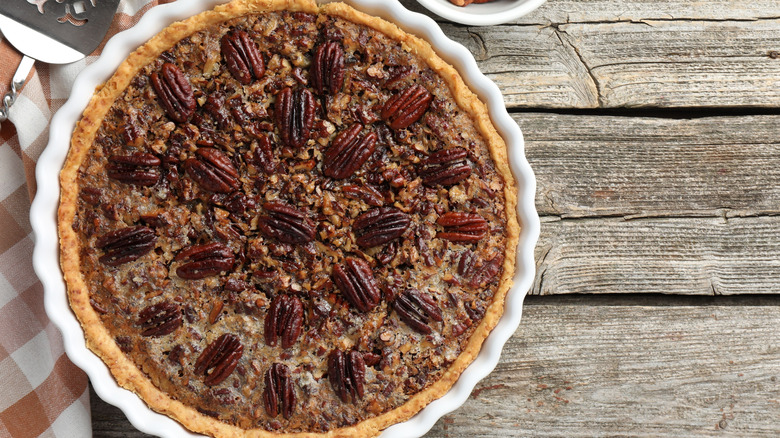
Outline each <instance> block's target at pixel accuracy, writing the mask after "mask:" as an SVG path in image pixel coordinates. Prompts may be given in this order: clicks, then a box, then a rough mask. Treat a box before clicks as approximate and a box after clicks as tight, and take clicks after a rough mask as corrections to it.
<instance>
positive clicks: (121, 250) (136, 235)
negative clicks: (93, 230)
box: [95, 225, 157, 266]
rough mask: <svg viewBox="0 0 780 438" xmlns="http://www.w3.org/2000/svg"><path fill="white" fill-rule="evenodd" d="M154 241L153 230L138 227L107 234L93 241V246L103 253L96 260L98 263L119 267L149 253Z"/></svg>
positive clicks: (155, 239) (155, 238)
mask: <svg viewBox="0 0 780 438" xmlns="http://www.w3.org/2000/svg"><path fill="white" fill-rule="evenodd" d="M156 241H157V236H155V234H154V230H152V229H151V228H147V227H144V226H140V225H138V226H134V227H126V228H120V229H118V230H114V231H111V232H108V233H106V234H104V235H103V236H101V237H100V238H98V239H97V240H96V241H95V246H96V247H98V248H100V249H101V250H103V252H104V254H103V255H102V256H100V258H99V259H98V260H99V261H100V263H103V264H104V265H108V266H119V265H121V264H123V263H127V262H132V261H133V260H137V259H139V258H140V257H141V256H143V255H145V254H146V253H148V252H149V251H151V250H152V249H153V248H154V245H155V242H156Z"/></svg>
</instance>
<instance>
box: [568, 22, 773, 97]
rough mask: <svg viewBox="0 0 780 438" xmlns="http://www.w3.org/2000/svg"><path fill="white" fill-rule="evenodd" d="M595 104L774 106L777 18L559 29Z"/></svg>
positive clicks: (571, 26) (601, 25) (624, 24)
mask: <svg viewBox="0 0 780 438" xmlns="http://www.w3.org/2000/svg"><path fill="white" fill-rule="evenodd" d="M558 29H559V30H560V32H561V34H562V38H563V40H564V41H568V42H569V43H570V44H571V45H572V46H573V47H574V48H575V49H576V50H577V53H578V54H579V55H580V58H581V59H582V62H583V64H585V66H586V67H587V68H588V70H589V71H590V74H591V76H592V77H593V80H594V81H595V82H596V86H597V88H598V89H599V96H600V106H601V107H607V108H612V107H640V106H658V107H691V106H759V107H773V106H778V104H780V87H778V85H780V80H779V79H778V77H780V59H777V58H778V52H777V49H778V47H777V42H778V41H780V20H775V19H766V20H759V21H723V22H720V21H718V22H711V21H657V20H643V22H641V23H605V24H566V25H561V26H559V27H558Z"/></svg>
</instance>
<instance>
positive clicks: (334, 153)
mask: <svg viewBox="0 0 780 438" xmlns="http://www.w3.org/2000/svg"><path fill="white" fill-rule="evenodd" d="M362 130H363V125H361V124H360V123H355V124H354V125H352V126H350V127H349V129H346V130H344V131H341V132H340V133H339V134H338V135H337V136H336V138H334V139H333V142H331V144H330V147H328V150H326V151H325V153H324V154H323V156H322V173H324V174H325V176H329V177H331V178H335V179H344V178H348V177H350V176H351V175H352V174H353V173H355V172H356V171H357V170H358V169H360V166H362V165H363V163H365V162H366V160H368V158H369V157H371V154H373V153H374V150H375V149H376V139H377V136H376V133H374V132H369V133H368V134H366V135H360V131H362Z"/></svg>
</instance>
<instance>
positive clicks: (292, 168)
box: [60, 0, 518, 435]
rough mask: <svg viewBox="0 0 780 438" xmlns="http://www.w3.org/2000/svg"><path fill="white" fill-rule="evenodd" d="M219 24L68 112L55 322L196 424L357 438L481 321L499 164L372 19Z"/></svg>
mask: <svg viewBox="0 0 780 438" xmlns="http://www.w3.org/2000/svg"><path fill="white" fill-rule="evenodd" d="M221 8H222V9H219V8H218V11H220V13H221V15H218V16H214V14H216V12H213V11H212V12H211V15H208V14H209V13H206V14H207V15H203V16H196V17H194V18H193V19H190V20H187V21H185V22H184V24H182V23H179V25H178V27H177V25H174V26H172V27H171V28H173V29H174V30H173V31H169V30H168V29H166V31H163V33H161V34H160V36H158V37H157V38H156V39H153V40H151V42H150V43H148V44H147V45H145V46H144V47H142V49H140V50H139V53H140V54H141V55H143V56H141V55H133V56H131V57H130V58H128V61H126V63H125V65H123V67H120V70H119V71H118V73H117V74H116V75H115V78H112V81H110V82H109V84H108V85H106V86H104V87H103V89H102V90H100V91H99V92H98V94H97V97H96V98H95V99H93V102H92V103H91V104H90V107H89V108H88V109H87V111H86V112H85V116H84V120H83V121H82V122H81V124H80V126H79V127H78V129H77V131H76V134H75V135H74V142H73V144H74V146H73V148H72V150H71V153H70V155H69V158H68V162H67V163H66V168H65V170H64V171H63V176H62V179H63V199H62V205H61V210H60V228H61V239H62V250H63V268H64V271H65V274H66V279H67V281H68V286H69V295H70V299H71V303H72V306H73V308H74V310H75V311H76V314H77V316H78V317H79V319H80V320H81V322H82V324H83V325H84V326H85V331H86V332H87V338H88V341H89V343H90V347H91V348H92V349H93V350H96V351H97V352H98V354H99V355H101V357H103V358H104V360H106V361H107V362H108V363H109V365H110V366H111V368H112V372H113V373H114V375H115V376H116V377H117V379H118V380H119V381H120V383H121V384H123V386H126V387H130V388H131V389H133V390H135V391H136V392H139V394H140V395H141V396H142V397H143V398H144V399H145V400H146V402H147V403H149V404H150V405H151V406H152V407H153V408H154V409H156V410H158V411H163V412H166V413H168V414H171V415H172V416H174V417H175V418H177V419H178V420H179V421H181V422H183V423H184V425H185V426H187V427H189V428H191V429H193V430H198V431H202V432H206V433H212V434H217V435H219V434H225V433H227V432H226V431H228V432H230V433H233V432H235V431H236V430H248V431H252V430H254V431H256V432H258V433H262V431H272V432H286V433H293V432H309V433H324V432H327V431H332V430H335V429H340V430H343V431H346V432H348V431H352V433H353V434H360V433H368V434H373V433H376V432H377V431H378V430H380V429H381V428H384V427H386V426H387V425H389V424H392V423H393V422H397V421H401V420H403V419H405V418H408V417H409V416H411V415H413V414H414V413H415V412H417V410H419V409H420V408H421V407H423V406H424V405H425V404H427V403H428V402H429V401H430V400H432V399H433V398H436V397H438V396H441V395H442V394H443V393H444V392H446V390H447V389H448V388H449V386H450V385H451V384H452V383H453V382H454V380H455V379H457V376H458V375H459V374H460V372H461V371H462V369H463V368H465V366H466V365H468V363H469V362H470V361H471V360H473V357H474V355H475V354H476V352H477V351H478V349H479V346H480V345H481V342H482V341H483V340H484V337H485V336H486V335H487V333H488V332H489V331H490V329H491V328H492V326H493V325H494V324H495V320H496V319H497V318H498V316H500V312H501V311H502V309H503V296H504V294H505V293H506V289H507V288H508V287H509V284H510V283H511V275H512V273H513V272H512V270H513V267H514V251H515V246H516V242H517V233H518V230H517V223H516V219H515V214H514V205H515V199H514V197H515V196H516V195H515V192H516V189H515V186H514V180H513V179H512V176H511V173H509V171H508V167H507V164H506V158H505V156H506V155H505V150H504V149H505V146H504V144H503V142H502V141H501V140H500V138H499V137H498V136H497V134H496V133H495V131H494V130H493V128H492V126H491V125H489V122H485V121H486V120H487V118H486V113H485V111H484V107H483V106H481V104H480V103H478V101H476V98H475V97H474V96H473V95H472V94H471V93H470V92H468V90H467V89H465V87H464V86H462V82H460V78H459V77H457V74H456V73H455V72H454V69H452V68H451V67H449V66H448V65H446V64H445V63H443V61H441V60H440V59H438V58H435V59H434V61H432V60H431V58H430V57H427V58H426V57H424V56H423V55H422V54H424V53H427V52H426V51H425V50H423V49H426V48H427V50H429V47H427V45H426V44H425V43H422V42H420V41H419V40H418V39H416V38H414V37H411V36H410V35H408V34H405V33H404V32H402V31H400V30H398V29H397V28H395V27H394V26H392V25H389V24H388V23H386V22H384V21H382V20H380V19H377V18H373V17H368V16H365V15H363V14H361V13H359V12H356V11H354V10H353V9H351V8H349V7H347V6H345V5H330V6H327V7H324V8H320V7H318V6H316V5H314V4H313V3H308V2H258V1H251V0H246V1H240V2H234V3H232V4H229V5H227V6H223V7H221ZM280 9H281V10H280ZM199 17H200V18H199ZM377 23H379V24H377ZM171 28H169V29H171ZM418 46H419V47H422V49H420V48H419V47H418ZM431 53H432V52H431ZM431 56H433V55H431ZM123 81H124V82H123ZM475 108H476V109H475ZM486 126H487V127H486ZM487 315H490V317H488V316H487ZM139 380H143V381H144V382H140V383H139ZM412 399H414V402H413V403H408V402H410V400H412ZM361 424H365V427H363V426H360V425H361ZM351 427H352V429H350V428H351ZM346 432H345V433H346Z"/></svg>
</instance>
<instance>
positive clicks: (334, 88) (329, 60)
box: [311, 41, 344, 94]
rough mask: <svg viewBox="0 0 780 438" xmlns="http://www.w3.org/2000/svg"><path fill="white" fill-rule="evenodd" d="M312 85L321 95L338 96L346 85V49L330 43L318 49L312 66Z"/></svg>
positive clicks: (336, 43) (339, 44)
mask: <svg viewBox="0 0 780 438" xmlns="http://www.w3.org/2000/svg"><path fill="white" fill-rule="evenodd" d="M311 85H312V87H314V89H315V90H316V91H317V93H319V94H323V93H325V92H330V94H336V93H338V92H339V91H340V90H341V87H342V85H344V48H343V47H342V46H341V43H338V42H336V41H328V42H326V43H323V44H320V46H319V47H317V52H316V53H315V55H314V61H313V62H312V66H311Z"/></svg>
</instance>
